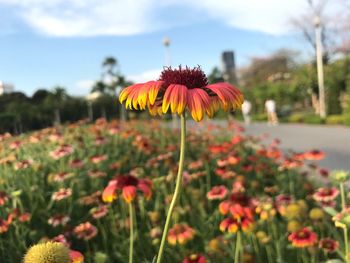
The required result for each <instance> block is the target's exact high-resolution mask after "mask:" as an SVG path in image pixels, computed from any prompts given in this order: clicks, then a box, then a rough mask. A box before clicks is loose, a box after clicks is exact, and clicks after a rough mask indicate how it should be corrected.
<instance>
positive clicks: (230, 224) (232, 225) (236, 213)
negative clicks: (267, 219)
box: [220, 204, 254, 233]
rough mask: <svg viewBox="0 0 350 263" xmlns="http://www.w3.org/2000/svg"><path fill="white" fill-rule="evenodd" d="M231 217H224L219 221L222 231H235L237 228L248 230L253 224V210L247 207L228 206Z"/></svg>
mask: <svg viewBox="0 0 350 263" xmlns="http://www.w3.org/2000/svg"><path fill="white" fill-rule="evenodd" d="M230 213H231V215H232V216H231V217H229V218H225V219H224V220H222V221H221V223H220V230H221V231H222V232H225V231H228V232H229V233H236V232H237V231H238V230H239V229H242V230H243V231H244V232H248V231H249V230H251V229H252V227H253V225H254V217H253V211H252V209H250V208H249V207H242V206H241V205H238V204H236V205H233V206H231V207H230Z"/></svg>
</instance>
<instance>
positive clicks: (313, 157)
mask: <svg viewBox="0 0 350 263" xmlns="http://www.w3.org/2000/svg"><path fill="white" fill-rule="evenodd" d="M325 156H326V154H325V153H324V152H322V151H319V150H311V151H308V152H305V153H304V157H305V160H310V161H319V160H322V159H323V158H324V157H325Z"/></svg>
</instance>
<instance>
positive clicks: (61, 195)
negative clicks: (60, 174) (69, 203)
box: [51, 188, 72, 201]
mask: <svg viewBox="0 0 350 263" xmlns="http://www.w3.org/2000/svg"><path fill="white" fill-rule="evenodd" d="M71 195H72V189H70V188H61V189H59V190H58V191H57V192H54V193H53V194H52V196H51V199H52V200H55V201H61V200H63V199H66V198H68V197H70V196H71Z"/></svg>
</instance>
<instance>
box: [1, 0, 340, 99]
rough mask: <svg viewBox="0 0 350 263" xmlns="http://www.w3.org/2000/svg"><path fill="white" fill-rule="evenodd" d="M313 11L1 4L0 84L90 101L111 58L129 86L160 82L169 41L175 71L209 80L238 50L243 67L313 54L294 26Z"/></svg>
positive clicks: (62, 0) (234, 0) (164, 2)
mask: <svg viewBox="0 0 350 263" xmlns="http://www.w3.org/2000/svg"><path fill="white" fill-rule="evenodd" d="M334 1H336V0H334ZM305 8H306V1H305V0H293V1H287V0H264V1H260V0H245V1H239V0H201V1H193V0H192V1H189V0H0V14H1V15H0V81H1V80H2V81H4V82H9V83H13V84H14V85H15V89H16V90H19V91H23V92H25V93H26V94H28V95H32V93H33V92H34V91H35V90H36V89H38V88H46V89H52V88H53V87H55V86H57V85H60V86H64V87H66V88H67V90H68V92H69V93H70V94H72V95H79V96H84V95H87V94H88V93H89V91H90V89H91V85H92V84H93V82H94V81H96V80H98V79H99V78H100V76H101V72H102V68H101V64H102V61H103V60H104V58H105V57H107V56H114V57H115V58H117V60H118V63H119V66H120V69H121V72H122V73H123V74H125V75H126V76H127V78H128V79H129V80H132V81H147V80H151V79H155V78H157V76H158V75H159V72H160V71H161V69H162V67H163V65H164V63H165V48H164V46H163V44H162V40H163V39H164V37H168V38H169V39H170V40H171V44H170V54H171V65H172V66H178V65H180V64H181V65H188V66H197V65H200V66H201V67H202V68H203V69H204V70H205V71H206V72H207V73H208V72H210V70H211V69H212V68H213V67H214V66H220V55H221V52H222V51H224V50H233V51H234V52H235V55H236V64H237V66H238V67H240V66H244V65H246V64H247V63H248V62H249V59H250V58H251V57H254V56H266V55H268V54H271V53H272V52H273V51H275V50H277V49H279V48H290V49H296V50H303V51H305V50H306V49H307V48H308V46H307V44H306V43H305V42H304V41H303V40H302V37H301V36H300V35H299V34H298V32H296V31H295V29H293V28H292V26H291V24H290V18H291V17H294V16H296V15H297V14H300V13H303V12H304V10H305Z"/></svg>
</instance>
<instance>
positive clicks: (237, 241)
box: [234, 230, 241, 263]
mask: <svg viewBox="0 0 350 263" xmlns="http://www.w3.org/2000/svg"><path fill="white" fill-rule="evenodd" d="M240 251H241V232H240V231H239V230H238V232H237V238H236V248H235V261H234V263H239V262H240V261H239V255H240Z"/></svg>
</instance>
